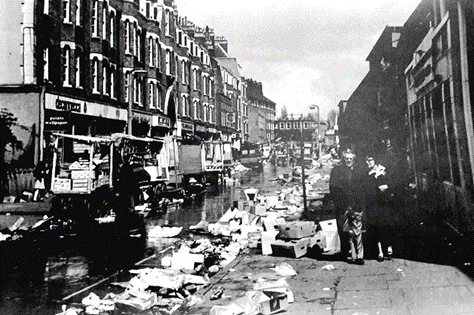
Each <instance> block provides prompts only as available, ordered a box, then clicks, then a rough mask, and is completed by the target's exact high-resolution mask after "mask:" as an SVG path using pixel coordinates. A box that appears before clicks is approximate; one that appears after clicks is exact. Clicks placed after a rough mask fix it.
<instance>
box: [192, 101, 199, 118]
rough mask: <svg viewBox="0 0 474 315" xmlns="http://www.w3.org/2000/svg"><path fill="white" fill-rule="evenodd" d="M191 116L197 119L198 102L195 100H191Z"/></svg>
mask: <svg viewBox="0 0 474 315" xmlns="http://www.w3.org/2000/svg"><path fill="white" fill-rule="evenodd" d="M193 109H194V112H193V118H194V119H198V103H197V102H196V101H193Z"/></svg>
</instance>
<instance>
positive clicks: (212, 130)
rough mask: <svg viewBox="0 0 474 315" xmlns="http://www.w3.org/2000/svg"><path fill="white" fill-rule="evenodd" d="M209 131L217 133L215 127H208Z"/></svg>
mask: <svg viewBox="0 0 474 315" xmlns="http://www.w3.org/2000/svg"><path fill="white" fill-rule="evenodd" d="M209 132H211V133H217V130H216V128H209Z"/></svg>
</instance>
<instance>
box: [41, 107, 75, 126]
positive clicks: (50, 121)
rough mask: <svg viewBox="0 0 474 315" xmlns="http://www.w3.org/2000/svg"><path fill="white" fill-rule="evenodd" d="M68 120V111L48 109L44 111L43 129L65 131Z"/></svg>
mask: <svg viewBox="0 0 474 315" xmlns="http://www.w3.org/2000/svg"><path fill="white" fill-rule="evenodd" d="M69 122H70V120H69V112H65V111H52V110H48V111H46V112H45V113H44V129H45V130H54V131H67V130H68V129H69Z"/></svg>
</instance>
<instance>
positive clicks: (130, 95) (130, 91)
mask: <svg viewBox="0 0 474 315" xmlns="http://www.w3.org/2000/svg"><path fill="white" fill-rule="evenodd" d="M147 73H148V72H147V71H146V70H140V69H137V70H132V71H130V72H129V74H128V113H127V114H128V115H127V133H128V134H129V135H131V134H132V119H133V76H134V75H135V74H147Z"/></svg>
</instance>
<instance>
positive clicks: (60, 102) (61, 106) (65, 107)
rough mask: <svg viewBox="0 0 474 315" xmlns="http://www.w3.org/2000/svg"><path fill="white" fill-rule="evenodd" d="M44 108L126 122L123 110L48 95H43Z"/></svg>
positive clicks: (125, 111) (125, 114)
mask: <svg viewBox="0 0 474 315" xmlns="http://www.w3.org/2000/svg"><path fill="white" fill-rule="evenodd" d="M45 108H46V109H52V110H55V111H64V112H69V113H77V114H82V115H88V116H95V117H103V118H108V119H116V120H123V121H127V110H126V109H124V108H116V107H113V106H109V105H104V104H99V103H95V102H88V101H84V100H80V99H75V98H72V97H66V96H60V95H56V94H50V93H46V95H45Z"/></svg>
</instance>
